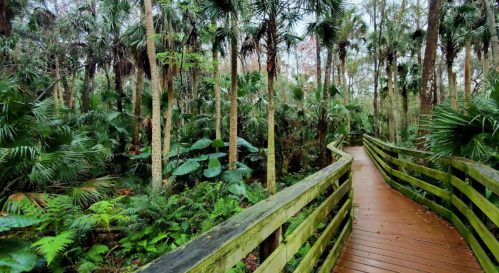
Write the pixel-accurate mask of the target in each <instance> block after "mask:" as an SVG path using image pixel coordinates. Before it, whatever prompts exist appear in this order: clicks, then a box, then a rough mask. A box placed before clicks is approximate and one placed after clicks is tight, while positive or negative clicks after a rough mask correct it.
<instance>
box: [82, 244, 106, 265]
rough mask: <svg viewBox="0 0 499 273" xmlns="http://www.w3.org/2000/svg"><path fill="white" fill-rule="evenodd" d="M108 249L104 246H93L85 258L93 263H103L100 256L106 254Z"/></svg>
mask: <svg viewBox="0 0 499 273" xmlns="http://www.w3.org/2000/svg"><path fill="white" fill-rule="evenodd" d="M108 251H109V248H108V247H107V246H106V245H94V246H93V247H92V248H91V249H90V250H89V251H88V252H87V256H88V258H90V260H92V261H94V262H102V261H104V257H103V256H102V254H104V253H107V252H108Z"/></svg>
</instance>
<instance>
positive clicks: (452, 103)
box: [447, 63, 457, 109]
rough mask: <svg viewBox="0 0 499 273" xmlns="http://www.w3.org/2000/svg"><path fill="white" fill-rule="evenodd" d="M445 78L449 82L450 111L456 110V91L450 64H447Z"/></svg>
mask: <svg viewBox="0 0 499 273" xmlns="http://www.w3.org/2000/svg"><path fill="white" fill-rule="evenodd" d="M447 78H448V81H449V99H450V106H451V107H452V109H457V90H456V85H455V83H454V72H452V63H450V64H447Z"/></svg>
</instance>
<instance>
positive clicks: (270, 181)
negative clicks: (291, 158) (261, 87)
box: [267, 13, 277, 195]
mask: <svg viewBox="0 0 499 273" xmlns="http://www.w3.org/2000/svg"><path fill="white" fill-rule="evenodd" d="M276 57H277V26H276V18H275V14H273V13H271V14H270V15H269V28H268V30H267V79H268V92H269V114H268V143H267V188H268V189H269V193H270V194H271V195H274V194H275V193H276V185H275V179H276V175H275V141H274V137H275V133H274V79H275V77H276V72H277V67H276V65H277V62H276Z"/></svg>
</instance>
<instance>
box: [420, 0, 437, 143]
mask: <svg viewBox="0 0 499 273" xmlns="http://www.w3.org/2000/svg"><path fill="white" fill-rule="evenodd" d="M441 9H442V0H431V1H430V3H429V13H428V30H427V35H426V50H425V55H424V60H423V76H422V80H421V91H420V94H419V97H420V106H419V112H420V113H419V114H420V118H423V119H428V118H429V116H430V114H431V109H432V94H433V92H432V90H431V88H432V87H434V86H435V84H434V82H435V73H434V71H435V59H436V56H437V42H438V31H439V27H440V11H441ZM426 133H427V131H426V130H424V129H423V128H422V127H421V126H420V127H419V129H418V135H419V137H422V136H423V135H425V134H426ZM418 148H419V149H422V148H423V145H422V143H420V145H418Z"/></svg>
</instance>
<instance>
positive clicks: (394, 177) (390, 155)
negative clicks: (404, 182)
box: [385, 150, 399, 182]
mask: <svg viewBox="0 0 499 273" xmlns="http://www.w3.org/2000/svg"><path fill="white" fill-rule="evenodd" d="M385 153H386V155H387V156H389V157H393V158H396V159H398V158H399V154H398V153H396V152H392V151H387V150H385ZM385 163H386V165H388V167H390V168H392V169H393V170H395V171H398V170H399V166H397V165H395V164H393V163H392V162H390V159H389V158H388V157H387V158H385ZM388 176H389V177H390V179H392V180H393V181H394V182H398V179H397V177H396V176H395V175H393V174H392V172H391V171H390V172H389V173H388Z"/></svg>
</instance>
